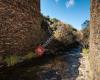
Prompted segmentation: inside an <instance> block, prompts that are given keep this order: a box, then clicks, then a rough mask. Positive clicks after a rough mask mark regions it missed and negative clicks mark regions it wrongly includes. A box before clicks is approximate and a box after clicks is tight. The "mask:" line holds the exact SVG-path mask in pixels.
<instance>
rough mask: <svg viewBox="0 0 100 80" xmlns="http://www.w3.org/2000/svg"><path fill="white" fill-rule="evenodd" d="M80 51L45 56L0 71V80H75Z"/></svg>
mask: <svg viewBox="0 0 100 80" xmlns="http://www.w3.org/2000/svg"><path fill="white" fill-rule="evenodd" d="M80 57H81V55H80V49H79V48H72V49H69V50H67V51H66V52H62V54H60V55H58V56H57V55H56V56H54V55H45V56H43V57H41V58H35V59H31V60H26V61H24V62H23V63H19V64H17V65H15V66H13V67H9V68H7V69H6V68H3V69H2V70H0V80H76V77H77V76H78V74H79V71H78V68H79V66H80V62H79V58H80Z"/></svg>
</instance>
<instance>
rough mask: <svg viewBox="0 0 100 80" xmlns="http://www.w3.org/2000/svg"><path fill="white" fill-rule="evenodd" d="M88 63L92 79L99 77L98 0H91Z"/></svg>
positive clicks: (99, 32) (99, 5) (99, 34)
mask: <svg viewBox="0 0 100 80" xmlns="http://www.w3.org/2000/svg"><path fill="white" fill-rule="evenodd" d="M89 58H90V63H91V69H92V72H93V75H92V79H90V80H99V79H100V0H91V21H90V56H89Z"/></svg>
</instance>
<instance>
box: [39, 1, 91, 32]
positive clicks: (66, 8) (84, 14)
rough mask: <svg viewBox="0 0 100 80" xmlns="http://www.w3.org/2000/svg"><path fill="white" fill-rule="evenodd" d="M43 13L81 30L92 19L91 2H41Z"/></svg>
mask: <svg viewBox="0 0 100 80" xmlns="http://www.w3.org/2000/svg"><path fill="white" fill-rule="evenodd" d="M41 13H43V14H44V15H45V16H47V15H48V16H50V17H51V18H57V19H59V20H61V21H63V22H65V23H68V24H71V25H72V26H73V27H75V28H77V29H79V30H80V29H81V24H82V23H83V22H84V21H85V20H87V19H90V0H41Z"/></svg>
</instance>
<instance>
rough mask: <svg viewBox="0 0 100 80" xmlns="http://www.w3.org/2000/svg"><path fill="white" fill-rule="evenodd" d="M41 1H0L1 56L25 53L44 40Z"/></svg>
mask: <svg viewBox="0 0 100 80" xmlns="http://www.w3.org/2000/svg"><path fill="white" fill-rule="evenodd" d="M40 21H41V16H40V0H0V54H2V53H3V54H8V53H9V54H13V53H24V52H25V51H27V50H29V49H31V48H32V46H36V45H37V44H39V43H40V41H41V40H43V37H44V36H45V33H44V31H43V30H42V29H41V26H40Z"/></svg>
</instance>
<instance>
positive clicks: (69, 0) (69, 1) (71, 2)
mask: <svg viewBox="0 0 100 80" xmlns="http://www.w3.org/2000/svg"><path fill="white" fill-rule="evenodd" d="M74 4H75V0H67V2H66V7H67V8H69V7H72V6H74Z"/></svg>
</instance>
